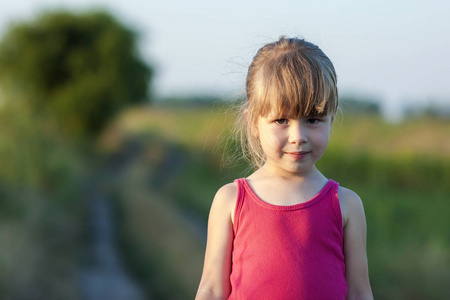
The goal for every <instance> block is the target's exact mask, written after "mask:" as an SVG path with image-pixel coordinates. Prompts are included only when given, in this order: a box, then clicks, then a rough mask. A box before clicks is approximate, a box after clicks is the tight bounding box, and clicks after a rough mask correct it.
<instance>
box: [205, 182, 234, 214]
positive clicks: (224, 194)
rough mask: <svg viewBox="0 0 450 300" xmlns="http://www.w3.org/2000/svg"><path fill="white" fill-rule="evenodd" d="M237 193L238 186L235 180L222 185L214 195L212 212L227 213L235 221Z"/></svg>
mask: <svg viewBox="0 0 450 300" xmlns="http://www.w3.org/2000/svg"><path fill="white" fill-rule="evenodd" d="M237 194H238V186H237V184H236V183H235V182H232V183H228V184H226V185H224V186H222V187H221V188H220V189H219V190H218V191H217V193H216V195H215V196H214V200H213V203H212V206H211V214H227V215H228V216H230V217H231V220H232V221H233V216H234V208H235V206H236V199H237Z"/></svg>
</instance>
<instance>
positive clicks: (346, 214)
mask: <svg viewBox="0 0 450 300" xmlns="http://www.w3.org/2000/svg"><path fill="white" fill-rule="evenodd" d="M339 199H340V203H341V209H342V215H343V221H344V255H345V269H346V280H347V286H348V292H347V300H356V299H361V300H362V299H364V300H365V299H368V300H369V299H370V300H372V299H373V295H372V290H371V287H370V282H369V272H368V266H367V254H366V236H367V233H366V218H365V215H364V208H363V205H362V202H361V199H360V198H359V196H358V195H357V194H355V193H354V192H352V191H350V190H348V189H345V188H339Z"/></svg>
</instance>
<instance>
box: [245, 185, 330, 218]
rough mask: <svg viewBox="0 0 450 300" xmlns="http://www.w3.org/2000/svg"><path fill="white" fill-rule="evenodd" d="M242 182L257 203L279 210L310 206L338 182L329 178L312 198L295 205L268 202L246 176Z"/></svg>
mask: <svg viewBox="0 0 450 300" xmlns="http://www.w3.org/2000/svg"><path fill="white" fill-rule="evenodd" d="M242 182H243V183H244V188H245V190H246V192H247V194H248V195H249V196H250V198H251V199H252V200H253V201H255V202H256V203H257V204H259V205H261V206H263V207H265V208H269V209H272V210H278V211H291V210H298V209H302V208H306V207H309V206H311V205H313V204H316V203H317V202H318V201H319V200H321V199H322V198H323V196H324V195H325V194H326V193H327V192H328V191H329V190H330V189H331V187H332V186H333V185H334V184H336V183H335V182H334V181H333V180H331V179H328V181H327V183H326V184H325V185H324V186H323V187H322V188H321V189H320V191H319V192H318V193H317V194H316V195H315V196H313V197H312V198H311V199H309V200H307V201H305V202H301V203H297V204H293V205H276V204H272V203H268V202H266V201H264V200H262V199H261V198H260V197H259V196H258V195H256V193H255V191H253V189H252V187H251V186H250V184H249V183H248V181H247V179H246V178H242Z"/></svg>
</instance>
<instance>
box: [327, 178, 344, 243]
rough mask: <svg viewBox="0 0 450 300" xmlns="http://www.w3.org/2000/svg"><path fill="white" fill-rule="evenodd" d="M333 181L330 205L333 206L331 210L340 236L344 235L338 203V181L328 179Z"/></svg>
mask: <svg viewBox="0 0 450 300" xmlns="http://www.w3.org/2000/svg"><path fill="white" fill-rule="evenodd" d="M330 181H331V182H332V183H333V186H332V187H331V189H330V192H329V193H330V194H331V195H330V196H331V197H330V198H331V205H332V206H333V211H334V213H335V215H336V220H337V222H338V226H339V231H340V233H341V236H342V237H343V236H344V227H343V224H342V211H341V204H340V203H339V183H337V182H335V181H333V180H330Z"/></svg>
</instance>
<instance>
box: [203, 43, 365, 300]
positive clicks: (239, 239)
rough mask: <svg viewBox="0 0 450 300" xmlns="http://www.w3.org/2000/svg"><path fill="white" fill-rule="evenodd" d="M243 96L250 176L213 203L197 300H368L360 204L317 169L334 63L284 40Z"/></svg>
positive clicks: (260, 61) (330, 113)
mask: <svg viewBox="0 0 450 300" xmlns="http://www.w3.org/2000/svg"><path fill="white" fill-rule="evenodd" d="M246 88H247V101H246V102H245V103H244V107H243V109H242V115H241V129H242V130H241V142H243V149H244V154H245V155H247V157H250V159H251V160H252V162H253V163H254V165H255V166H256V167H257V170H256V171H255V172H254V173H253V174H251V175H250V176H249V177H247V178H242V179H237V180H236V181H235V182H233V183H230V184H227V185H225V186H223V187H222V188H220V189H219V191H218V192H217V194H216V196H215V198H214V201H213V204H212V207H211V212H210V217H209V225H208V242H207V247H206V255H205V265H204V269H203V275H202V278H201V281H200V286H199V289H198V292H197V297H196V299H197V300H201V299H245V300H247V299H258V300H261V299H270V300H278V299H280V300H287V299H308V300H312V299H320V300H328V299H372V298H373V297H372V292H371V288H370V283H369V278H368V270H367V258H366V223H365V217H364V210H363V206H362V203H361V200H360V198H359V197H358V195H356V194H355V193H354V192H352V191H350V190H348V189H346V188H343V187H340V186H339V185H338V183H336V182H334V181H333V180H331V179H327V178H326V177H325V176H324V175H322V173H320V171H319V170H318V169H317V168H316V166H315V163H316V162H317V161H318V160H319V159H320V157H321V156H322V154H323V153H324V152H325V149H326V148H327V145H328V140H329V135H330V126H331V123H332V121H333V118H334V116H335V113H336V111H337V107H338V92H337V87H336V73H335V70H334V67H333V64H332V63H331V61H330V60H329V58H328V57H327V56H326V55H325V54H324V53H323V52H322V51H321V50H320V49H319V48H318V47H317V46H315V45H313V44H311V43H309V42H306V41H304V40H301V39H296V38H284V37H282V38H281V39H280V40H278V41H277V42H274V43H270V44H267V45H265V46H264V47H262V48H261V49H260V50H259V51H258V53H257V54H256V56H255V57H254V58H253V61H252V64H251V65H250V67H249V70H248V75H247V84H246Z"/></svg>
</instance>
